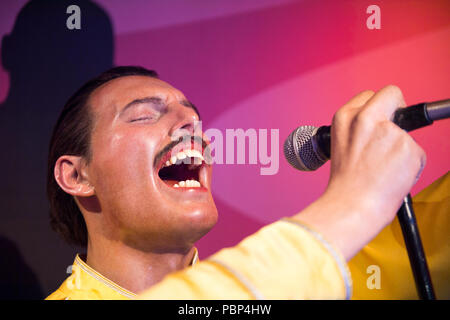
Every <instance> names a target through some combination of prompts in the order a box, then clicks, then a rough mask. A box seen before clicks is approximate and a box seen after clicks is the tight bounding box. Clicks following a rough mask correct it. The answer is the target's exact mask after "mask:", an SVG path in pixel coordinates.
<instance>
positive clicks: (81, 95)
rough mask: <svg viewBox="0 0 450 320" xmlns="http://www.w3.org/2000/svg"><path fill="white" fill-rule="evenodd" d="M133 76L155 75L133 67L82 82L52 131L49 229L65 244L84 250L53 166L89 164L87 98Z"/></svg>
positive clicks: (80, 228) (79, 223)
mask: <svg viewBox="0 0 450 320" xmlns="http://www.w3.org/2000/svg"><path fill="white" fill-rule="evenodd" d="M134 75H139V76H148V77H152V78H158V74H157V73H156V72H155V71H153V70H148V69H145V68H142V67H137V66H121V67H115V68H112V69H109V70H107V71H105V72H103V73H102V74H100V75H99V76H98V77H96V78H94V79H91V80H89V81H88V82H86V83H85V84H84V85H83V86H82V87H81V88H80V89H78V90H77V91H76V92H75V94H74V95H72V96H71V97H70V99H69V100H68V101H67V103H66V104H65V106H64V108H63V109H62V112H61V114H60V116H59V118H58V120H57V122H56V125H55V127H54V129H53V134H52V137H51V139H50V147H49V155H48V166H47V197H48V200H49V202H50V224H51V226H52V229H53V230H55V231H56V232H57V233H59V234H60V235H61V236H62V237H63V238H64V240H66V241H67V242H68V243H69V244H73V245H77V246H82V247H86V246H87V239H88V235H87V228H86V223H85V221H84V218H83V216H82V214H81V211H80V209H79V208H78V206H77V204H76V202H75V199H74V198H73V196H71V195H70V194H68V193H66V192H64V191H63V190H62V189H61V188H60V186H59V185H58V183H57V182H56V180H55V176H54V167H55V163H56V161H57V160H58V158H59V157H61V156H62V155H75V156H81V157H83V158H84V159H85V160H86V161H87V162H88V163H89V160H90V157H91V150H90V140H91V139H90V138H91V130H92V124H93V119H92V113H91V112H90V106H89V105H88V101H89V97H90V95H91V94H92V92H93V91H94V90H95V89H97V88H98V87H100V86H101V85H103V84H105V83H107V82H109V81H111V80H113V79H117V78H121V77H126V76H134Z"/></svg>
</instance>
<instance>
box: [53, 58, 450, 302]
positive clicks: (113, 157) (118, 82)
mask: <svg viewBox="0 0 450 320" xmlns="http://www.w3.org/2000/svg"><path fill="white" fill-rule="evenodd" d="M404 106H405V102H404V100H403V96H402V93H401V91H400V90H399V89H398V88H397V87H395V86H387V87H385V88H383V89H381V90H380V91H378V92H376V93H375V92H372V91H364V92H362V93H360V94H358V95H356V96H355V97H353V98H352V99H351V100H350V101H349V102H348V103H347V104H346V105H344V106H343V107H342V108H341V109H340V110H339V111H338V112H337V113H336V115H335V117H334V119H333V124H332V137H333V138H332V143H333V144H332V148H331V150H332V159H333V160H332V161H331V173H330V179H329V184H328V186H327V189H326V191H325V192H324V193H323V195H322V196H321V197H320V198H319V199H317V200H316V201H315V202H314V203H312V204H311V205H310V206H308V207H307V208H306V209H304V210H303V211H301V212H300V213H298V214H296V215H293V216H291V217H287V218H284V219H281V220H280V221H278V222H275V223H273V224H270V225H268V226H266V227H264V228H262V229H261V230H260V231H258V232H257V233H256V234H254V235H251V236H249V237H247V238H246V239H244V240H243V241H242V242H241V243H240V244H239V245H238V246H236V247H234V248H229V249H224V250H221V251H219V252H218V253H216V254H215V255H213V256H211V257H210V258H208V259H206V260H204V261H201V262H197V251H196V249H195V247H194V244H195V242H196V241H197V240H199V239H200V238H201V237H202V236H204V235H205V234H206V233H207V232H208V231H209V230H210V229H211V228H212V227H213V226H214V225H215V223H216V221H217V214H218V213H217V209H216V207H215V204H214V201H213V198H212V195H211V177H212V176H211V174H212V171H211V166H210V165H209V164H207V163H206V162H205V161H203V160H202V159H203V157H202V155H201V154H200V155H198V154H196V153H195V151H189V150H191V149H197V150H199V148H200V150H205V147H206V149H207V145H208V142H207V140H206V137H203V139H204V141H200V142H199V140H198V139H193V140H192V141H194V142H191V140H190V139H189V140H188V143H186V139H181V138H182V137H185V133H186V132H189V133H190V134H192V135H193V134H194V130H195V128H194V127H193V123H194V121H196V120H199V114H198V111H197V109H196V108H195V106H194V105H193V104H192V103H190V102H189V100H187V99H186V97H185V96H184V95H183V94H182V93H181V92H180V91H179V90H177V89H175V88H173V87H172V86H170V85H169V84H167V83H166V82H163V81H161V80H159V79H158V77H157V75H156V73H155V72H153V71H148V70H146V69H143V68H139V67H116V68H113V69H111V70H109V71H106V72H105V73H103V74H102V75H100V76H99V77H97V78H96V79H94V80H91V81H90V82H88V83H87V84H85V85H84V86H83V87H82V88H81V89H79V90H78V91H77V92H76V93H75V94H74V95H73V96H72V97H71V98H70V99H69V101H68V102H67V104H66V106H65V107H64V109H63V111H62V114H61V115H60V117H59V119H58V122H57V124H56V126H55V129H54V133H53V137H52V140H51V142H50V154H49V162H48V169H49V174H48V196H49V200H50V204H51V223H52V226H53V228H54V229H55V230H56V231H57V232H59V233H60V234H61V235H62V236H63V237H64V238H65V239H66V240H67V241H69V242H71V243H75V244H78V245H82V246H86V247H87V254H86V255H85V256H81V255H78V256H77V257H76V259H75V262H74V265H73V270H72V275H71V276H69V277H68V278H67V279H66V280H65V281H64V283H63V284H62V285H61V286H60V288H59V289H58V290H56V291H55V292H54V293H53V294H51V295H50V296H49V297H48V299H129V298H136V297H139V298H144V299H255V298H257V299H259V298H267V299H325V298H331V299H342V298H350V297H351V292H352V279H351V275H350V273H349V268H348V267H347V264H346V261H349V260H350V259H351V258H352V257H354V256H355V255H356V254H357V253H358V251H360V250H361V249H362V248H363V247H364V246H365V245H366V244H367V243H369V241H371V240H372V239H373V238H374V237H375V236H376V235H377V234H378V233H379V232H380V231H381V230H382V229H383V228H385V227H386V226H388V225H389V224H390V223H391V222H392V220H393V219H394V217H395V213H396V211H397V209H398V208H399V207H400V205H401V202H402V199H403V197H404V196H405V195H406V194H407V193H408V192H409V190H410V189H411V187H412V186H413V184H414V183H415V181H416V178H417V177H418V175H420V171H421V170H422V168H423V166H424V164H425V154H424V152H423V150H422V149H421V148H420V147H419V146H418V145H417V144H416V143H415V142H414V140H413V139H412V138H411V137H410V136H409V135H408V134H407V133H405V132H404V131H402V130H401V129H400V128H398V127H397V126H396V125H394V124H393V123H392V122H391V121H390V120H389V119H390V118H391V116H392V114H393V112H394V111H395V110H396V109H397V108H401V107H404ZM178 135H179V136H180V139H177V137H178ZM175 150H176V152H174V151H175ZM178 152H181V153H184V154H185V156H186V158H190V160H195V161H193V162H191V164H190V165H189V164H185V163H181V164H178V163H179V161H177V159H174V160H173V161H172V159H173V158H172V157H173V156H174V155H176V154H177V153H178ZM182 158H183V157H182ZM181 162H182V161H181ZM192 180H194V181H195V182H192ZM181 181H184V183H183V182H181ZM187 181H189V182H187ZM447 269H448V268H447ZM137 294H141V295H140V296H137ZM399 298H401V297H399Z"/></svg>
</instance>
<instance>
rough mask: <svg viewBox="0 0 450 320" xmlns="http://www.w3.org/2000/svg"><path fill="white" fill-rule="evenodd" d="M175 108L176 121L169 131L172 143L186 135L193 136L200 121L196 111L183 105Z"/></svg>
mask: <svg viewBox="0 0 450 320" xmlns="http://www.w3.org/2000/svg"><path fill="white" fill-rule="evenodd" d="M175 108H176V111H175V121H174V124H173V126H172V127H171V128H170V130H169V135H170V137H171V139H172V141H173V140H177V139H178V138H180V137H182V136H186V135H191V136H193V135H194V133H195V125H196V123H198V121H199V117H198V114H197V113H196V112H195V110H194V109H192V108H190V107H186V106H183V105H177V106H176V107H175Z"/></svg>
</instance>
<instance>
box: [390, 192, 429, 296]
mask: <svg viewBox="0 0 450 320" xmlns="http://www.w3.org/2000/svg"><path fill="white" fill-rule="evenodd" d="M397 217H398V220H399V222H400V227H401V229H402V233H403V239H404V240H405V245H406V250H407V251H408V257H409V262H410V264H411V269H412V273H413V276H414V281H415V283H416V289H417V294H418V295H419V299H421V300H435V299H436V296H435V295H434V289H433V284H432V282H431V276H430V272H429V270H428V264H427V259H426V257H425V252H424V251H423V246H422V241H421V239H420V234H419V228H418V227H417V221H416V216H415V215H414V210H413V206H412V200H411V195H410V194H408V195H407V196H406V197H405V199H403V204H402V206H401V207H400V209H399V210H398V212H397Z"/></svg>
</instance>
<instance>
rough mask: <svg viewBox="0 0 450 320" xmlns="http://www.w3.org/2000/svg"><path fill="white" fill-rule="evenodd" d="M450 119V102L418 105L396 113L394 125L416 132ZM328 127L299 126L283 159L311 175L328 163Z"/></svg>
mask: <svg viewBox="0 0 450 320" xmlns="http://www.w3.org/2000/svg"><path fill="white" fill-rule="evenodd" d="M446 118H450V99H447V100H440V101H435V102H428V103H427V102H424V103H419V104H416V105H413V106H410V107H406V108H401V109H397V111H396V112H395V113H394V117H393V120H392V121H393V122H394V123H395V124H396V125H398V126H399V127H400V128H402V129H403V130H405V131H412V130H416V129H419V128H422V127H425V126H428V125H430V124H432V123H433V121H435V120H441V119H446ZM330 128H331V127H330V126H321V127H319V128H317V127H314V126H301V127H298V128H297V129H295V130H294V131H293V132H292V133H291V134H290V135H289V137H288V138H287V139H286V140H285V142H284V156H285V158H286V160H287V161H288V162H289V164H290V165H291V166H293V167H294V168H295V169H298V170H302V171H314V170H317V169H318V168H319V167H321V166H322V165H323V164H324V163H325V162H327V160H329V159H330V146H331V143H330V142H331V133H330Z"/></svg>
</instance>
